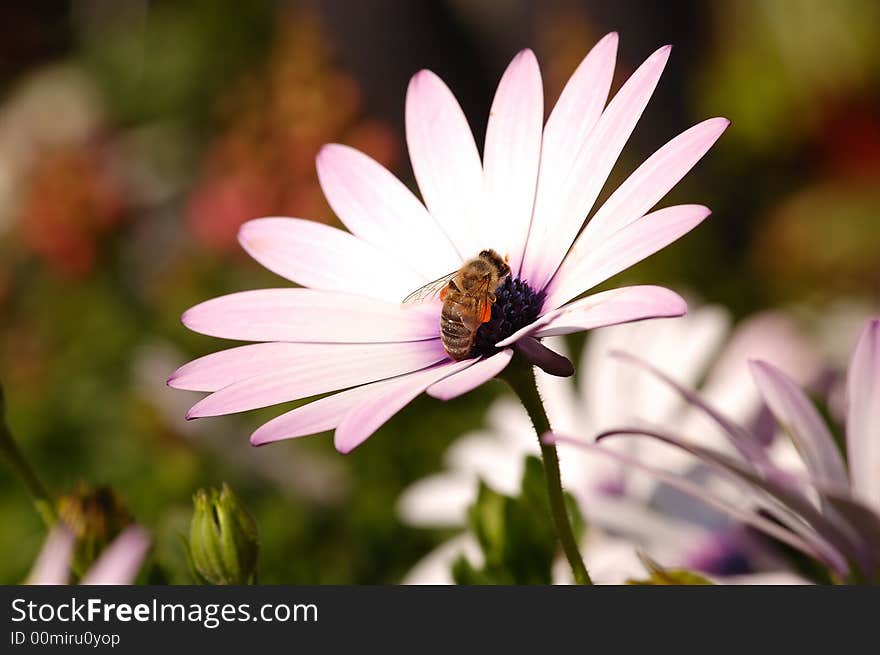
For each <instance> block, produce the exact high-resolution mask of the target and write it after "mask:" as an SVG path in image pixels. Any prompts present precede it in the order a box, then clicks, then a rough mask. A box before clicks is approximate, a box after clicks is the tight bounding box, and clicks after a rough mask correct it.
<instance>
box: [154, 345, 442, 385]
mask: <svg viewBox="0 0 880 655" xmlns="http://www.w3.org/2000/svg"><path fill="white" fill-rule="evenodd" d="M367 353H369V354H367ZM387 357H392V358H397V359H398V360H400V361H404V360H405V361H408V362H409V363H410V364H411V365H412V366H413V367H414V368H410V369H407V371H410V370H418V369H419V368H424V367H425V366H430V365H431V364H434V363H436V362H439V361H440V360H442V359H444V358H445V357H446V353H445V351H444V350H443V347H442V345H441V344H440V341H439V339H428V340H425V341H407V342H401V343H388V344H356V343H286V342H268V343H254V344H250V345H247V346H239V347H237V348H229V349H227V350H221V351H218V352H215V353H211V354H210V355H205V356H204V357H200V358H199V359H196V360H193V361H191V362H189V363H188V364H184V365H183V366H181V367H180V368H179V369H177V370H176V371H175V372H174V373H172V374H171V377H170V378H168V385H169V386H170V387H172V388H174V389H184V390H186V391H208V392H214V391H220V390H221V389H223V388H225V387H228V386H229V385H230V384H233V383H235V382H240V381H243V380H248V379H250V378H255V377H257V376H261V375H267V374H269V373H271V372H273V371H281V370H284V371H290V369H291V368H292V367H303V368H296V369H295V370H296V371H299V373H296V375H299V374H303V375H305V374H307V369H308V367H309V366H311V365H310V364H308V362H310V361H311V362H315V361H317V362H319V363H320V364H321V365H322V366H325V367H327V371H328V372H329V371H330V370H334V369H337V370H338V369H342V368H344V367H345V364H346V362H351V363H352V364H353V366H355V367H357V366H361V365H362V364H367V365H369V361H370V360H372V359H375V360H380V361H381V360H383V359H385V358H387ZM435 357H436V359H435ZM423 362H427V363H424V364H423ZM407 371H404V372H407Z"/></svg>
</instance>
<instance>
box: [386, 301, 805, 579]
mask: <svg viewBox="0 0 880 655" xmlns="http://www.w3.org/2000/svg"><path fill="white" fill-rule="evenodd" d="M729 323H730V319H729V316H728V314H727V312H726V311H725V310H724V309H722V308H720V307H712V306H707V307H700V308H697V309H696V310H692V311H691V312H690V313H689V314H688V315H687V316H684V317H682V318H680V319H677V320H675V321H661V322H648V321H646V322H640V323H632V324H628V325H619V326H612V327H607V328H603V329H601V330H596V331H594V332H592V333H591V334H590V337H589V339H588V340H587V344H586V346H585V347H584V349H583V351H582V353H581V357H580V360H579V362H578V372H579V373H578V376H579V380H578V382H577V383H575V382H574V381H573V380H572V379H571V378H559V377H553V376H550V375H547V374H546V373H544V372H543V371H540V370H537V369H536V370H535V378H536V382H537V385H538V388H539V390H540V393H541V398H542V400H543V402H544V405H545V408H546V410H547V413H548V416H549V419H550V423H551V425H552V426H554V429H556V430H557V431H559V432H560V433H563V434H589V435H594V434H598V433H600V432H602V431H603V430H607V429H609V428H612V427H615V426H619V425H626V424H630V423H632V422H633V421H635V420H637V419H639V420H644V419H647V420H650V421H653V422H657V423H659V424H673V423H674V424H683V425H694V426H695V427H696V428H698V434H699V435H700V438H701V440H702V441H701V443H705V444H707V445H715V446H719V445H721V442H722V441H723V439H724V438H723V436H722V434H721V433H720V431H718V430H717V429H716V430H714V431H713V430H711V429H706V428H707V427H710V426H706V425H705V422H703V423H700V422H698V421H697V418H698V417H697V416H695V414H697V412H695V411H693V410H692V409H691V408H690V407H689V406H688V404H687V403H686V402H684V401H683V400H682V399H681V398H680V397H679V396H678V395H677V394H675V393H674V392H671V391H670V390H669V388H668V387H666V386H665V385H663V384H662V383H661V382H658V381H656V380H654V379H653V378H651V377H649V376H645V375H639V372H638V371H637V370H635V369H633V367H631V366H629V365H628V364H626V363H623V362H620V361H619V360H618V359H616V358H614V357H611V356H610V354H609V353H611V352H613V351H616V350H628V351H631V352H633V353H635V354H637V355H638V356H640V357H643V358H644V359H646V360H647V361H649V362H650V363H652V364H653V365H655V366H658V367H659V368H662V369H663V370H665V371H667V372H668V373H669V374H670V375H671V376H672V377H673V378H675V379H676V380H677V381H679V382H680V383H681V384H687V385H694V384H696V383H697V382H698V381H700V380H703V381H704V382H703V384H702V389H703V392H704V394H706V395H707V396H708V397H710V398H712V399H717V400H718V401H719V402H722V403H724V404H723V406H724V407H725V410H726V411H729V412H730V413H731V415H733V416H735V417H737V418H738V419H739V420H740V421H742V422H744V423H746V424H748V425H752V424H754V423H756V422H757V420H758V418H759V417H760V415H761V408H762V402H761V398H760V395H759V394H758V393H757V391H753V390H750V389H749V388H748V387H749V386H750V385H749V384H748V381H747V379H745V378H747V377H748V370H749V367H748V353H751V354H755V355H760V356H762V357H767V358H770V359H772V360H773V361H774V362H775V363H777V364H779V365H780V366H783V367H790V368H792V369H794V370H795V371H796V374H797V379H798V380H800V381H806V380H809V379H811V378H812V377H813V376H814V375H815V373H816V371H817V368H818V367H817V365H816V362H815V361H814V360H813V359H812V357H811V355H810V352H811V351H810V348H809V345H808V343H807V342H806V340H805V339H804V338H803V337H802V336H801V335H800V334H799V332H798V330H797V329H796V328H795V326H794V325H793V324H792V322H791V321H790V320H788V318H787V317H786V316H784V315H783V314H780V313H778V312H765V313H762V314H758V315H755V316H753V317H750V318H748V319H746V320H744V321H742V322H741V323H740V324H738V325H737V327H736V329H735V330H734V331H733V334H732V336H730V338H726V337H727V334H728V328H729ZM722 343H723V344H724V347H723V348H722V347H721V345H722ZM547 345H549V346H550V347H551V348H553V349H554V350H555V351H558V352H561V353H565V352H566V351H565V344H564V342H563V341H562V339H561V338H559V337H549V338H548V339H547ZM719 351H720V352H719ZM744 385H745V386H746V389H742V388H741V387H743V386H744ZM618 445H620V446H623V445H625V446H627V447H628V448H626V449H624V451H623V452H628V453H630V454H633V455H635V454H637V455H638V456H639V457H640V458H643V459H645V460H647V461H652V462H654V463H655V464H659V465H662V466H664V467H666V468H668V469H671V470H674V471H676V472H679V473H681V474H686V473H688V472H690V471H691V470H692V469H693V468H694V461H693V458H692V457H689V456H687V454H684V453H679V452H677V451H673V450H672V449H670V448H665V447H663V446H662V445H658V444H654V443H652V442H648V441H639V442H630V443H627V444H618ZM539 454H540V450H539V447H538V442H537V439H536V438H535V431H534V428H533V427H532V424H531V422H530V420H529V417H528V415H527V414H526V412H525V410H524V409H523V408H522V406H521V405H520V404H519V403H517V402H515V401H514V400H512V399H508V398H500V399H498V400H497V401H495V403H493V405H492V406H491V407H490V409H489V412H488V425H487V426H486V427H485V428H483V429H480V430H478V431H475V432H471V433H468V434H465V435H463V436H462V437H461V438H459V439H458V440H456V441H455V442H454V443H453V444H452V446H451V447H450V449H449V450H448V451H447V453H446V456H445V462H446V470H444V471H442V472H440V473H437V474H434V475H431V476H428V477H426V478H423V479H421V480H419V481H417V482H416V483H414V484H413V485H411V486H410V487H409V488H408V489H406V490H405V491H404V493H403V494H402V495H401V497H400V499H399V501H398V506H397V510H398V514H399V516H400V518H401V520H403V521H404V522H405V523H408V524H410V525H414V526H419V527H429V528H447V529H448V528H459V529H463V528H464V526H465V524H466V514H467V509H468V507H469V506H470V505H471V504H472V503H473V502H475V500H476V498H477V491H478V487H479V482H480V481H482V482H484V483H485V484H487V485H488V486H489V487H491V488H492V489H494V490H495V491H497V492H499V493H503V494H507V495H513V496H515V495H517V494H518V493H519V489H520V485H521V482H522V475H523V463H524V460H525V457H526V456H528V455H536V456H537V455H539ZM559 461H560V468H561V473H562V479H563V484H564V487H565V489H566V490H568V491H569V492H570V493H571V494H572V495H573V496H574V498H575V500H577V501H578V505H579V509H580V512H581V514H582V515H583V516H584V517H585V518H586V520H587V524H588V526H589V529H588V530H587V533H586V535H585V537H584V539H583V540H582V544H581V547H582V551H583V553H584V555H585V557H586V559H587V561H588V562H589V563H590V570H591V575H592V577H593V578H594V580H596V581H598V582H618V583H619V582H623V581H624V580H626V579H627V578H630V577H634V578H638V577H643V573H644V568H643V566H642V564H641V562H640V561H639V559H638V557H637V555H636V548H641V549H642V550H644V551H645V552H646V553H647V554H649V555H650V556H651V557H652V558H653V559H656V560H658V561H659V562H661V563H662V564H663V565H664V566H670V567H685V568H697V569H699V570H701V571H703V572H706V573H709V574H718V575H721V576H723V577H724V579H725V581H726V580H727V579H728V578H730V577H731V576H732V575H734V574H735V573H737V572H740V573H741V572H744V571H745V570H751V569H754V568H758V569H761V570H765V569H778V568H779V564H780V563H779V562H778V561H774V560H772V559H771V558H770V557H769V556H767V555H766V554H765V553H763V552H761V551H760V550H759V549H757V548H755V547H754V544H753V543H752V542H751V541H749V540H748V539H745V538H743V537H742V535H739V534H737V531H735V530H731V529H730V526H729V525H728V524H727V521H726V517H724V516H723V515H718V514H714V515H711V516H710V515H708V514H707V513H706V512H703V513H702V514H703V515H702V516H700V517H693V516H688V514H687V510H688V507H684V506H682V505H683V503H682V501H683V500H685V499H684V498H683V497H682V496H681V495H678V496H675V497H671V498H670V497H669V494H668V489H665V490H664V488H663V486H662V485H660V484H658V483H657V481H656V480H655V479H654V478H652V477H650V476H639V475H632V471H631V470H629V469H626V468H624V467H621V466H620V464H618V463H617V462H614V461H612V460H609V459H608V458H606V457H602V456H598V455H595V454H593V453H591V452H585V451H583V450H581V449H579V448H574V447H572V446H570V445H568V444H561V445H560V447H559ZM615 536H616V538H615ZM622 536H624V537H625V539H621V538H620V537H622ZM459 555H464V556H465V557H467V558H468V559H469V560H470V561H471V562H472V563H473V564H475V565H479V564H480V558H481V554H480V553H479V548H478V547H477V545H476V540H475V539H474V538H473V536H472V535H469V534H468V533H466V532H465V533H462V534H460V535H457V536H455V537H453V538H452V539H450V540H449V541H448V542H445V543H443V544H441V545H440V546H439V547H438V548H437V549H435V550H434V551H432V552H431V553H429V554H428V555H427V556H426V557H425V558H423V560H421V561H420V562H418V563H417V564H416V566H415V567H414V568H413V570H412V571H410V572H409V573H408V574H407V576H406V577H405V579H404V581H405V582H407V583H413V584H447V583H451V582H452V577H451V573H450V567H451V564H452V562H453V561H454V560H455V559H456V558H457V557H458V556H459ZM746 559H748V560H749V561H748V562H744V560H746ZM737 562H739V563H740V564H742V565H741V566H739V568H737ZM745 564H748V565H749V566H748V567H746V566H745ZM557 574H558V575H557V577H556V579H557V581H564V580H566V579H567V578H566V577H565V576H566V574H567V571H566V570H565V567H558V570H557Z"/></svg>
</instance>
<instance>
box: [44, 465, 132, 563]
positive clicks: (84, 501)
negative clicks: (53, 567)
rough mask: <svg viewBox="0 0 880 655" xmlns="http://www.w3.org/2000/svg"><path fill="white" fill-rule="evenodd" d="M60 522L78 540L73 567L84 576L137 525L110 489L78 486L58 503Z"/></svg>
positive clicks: (80, 484)
mask: <svg viewBox="0 0 880 655" xmlns="http://www.w3.org/2000/svg"><path fill="white" fill-rule="evenodd" d="M58 518H59V520H61V521H62V522H63V523H65V524H66V525H67V526H68V527H69V528H70V530H71V531H72V532H73V534H74V536H75V537H76V546H75V548H74V555H73V562H72V567H73V570H74V572H76V573H77V575H82V574H83V573H84V572H85V571H86V570H88V568H89V567H90V566H91V565H92V563H93V562H94V561H95V560H96V559H97V558H98V556H99V555H100V554H101V552H102V551H103V550H104V548H105V547H106V546H107V545H108V544H109V543H110V542H111V541H113V539H114V538H116V536H117V535H118V534H119V533H120V532H122V530H123V528H125V527H126V526H127V525H129V524H131V523H132V522H133V519H132V517H131V514H129V513H128V510H127V509H126V508H125V506H124V505H123V504H122V501H120V499H119V496H117V495H116V492H115V491H113V489H112V488H111V487H109V486H108V485H100V486H98V487H95V488H93V489H92V488H89V486H88V485H87V484H86V483H85V482H78V483H77V484H76V486H75V487H74V488H73V489H72V490H71V491H70V493H68V494H65V495H63V496H61V498H59V499H58Z"/></svg>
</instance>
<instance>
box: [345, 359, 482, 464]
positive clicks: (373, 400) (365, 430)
mask: <svg viewBox="0 0 880 655" xmlns="http://www.w3.org/2000/svg"><path fill="white" fill-rule="evenodd" d="M475 362H476V360H473V359H466V360H464V361H461V362H450V363H449V364H441V365H440V366H436V367H434V368H432V369H428V370H426V371H419V372H418V373H412V374H410V375H405V376H403V377H400V378H396V379H394V380H388V381H386V382H385V383H384V386H383V388H382V391H381V393H379V394H378V395H374V396H371V397H369V398H367V399H365V400H363V401H362V402H360V403H359V404H357V405H356V406H354V407H353V408H351V409H350V410H349V411H348V413H347V414H346V415H345V418H343V419H342V421H341V422H340V423H339V425H338V426H336V434H335V435H334V438H333V443H334V445H335V446H336V450H338V451H339V452H340V453H343V454H347V453H350V452H351V451H352V450H354V449H355V448H357V447H358V446H359V445H361V444H362V443H363V442H364V441H366V440H367V439H368V438H369V437H370V436H372V435H373V433H374V432H375V431H376V430H378V429H379V428H380V427H382V426H383V425H384V424H385V422H386V421H388V419H390V418H391V417H392V416H394V415H395V414H396V413H397V412H399V411H400V410H401V409H403V408H404V407H405V406H406V405H408V404H409V403H410V402H412V400H413V399H414V398H415V397H416V396H418V395H419V394H420V393H422V392H423V391H425V389H427V388H428V387H430V386H431V385H432V384H434V383H435V382H439V381H440V380H442V379H444V378H446V377H448V376H450V375H452V374H454V373H457V372H459V371H463V370H464V369H466V368H467V367H469V366H472V365H473V364H474V363H475Z"/></svg>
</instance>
